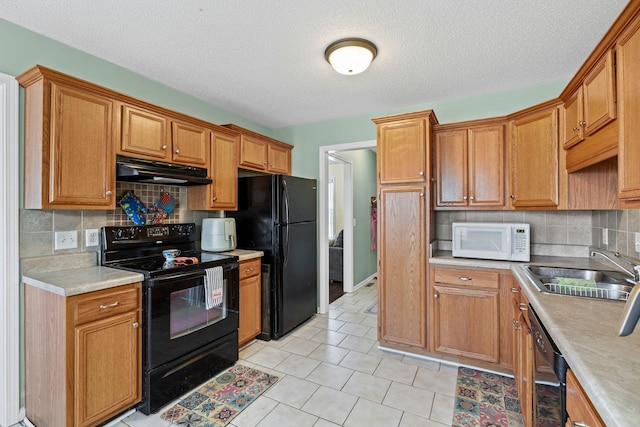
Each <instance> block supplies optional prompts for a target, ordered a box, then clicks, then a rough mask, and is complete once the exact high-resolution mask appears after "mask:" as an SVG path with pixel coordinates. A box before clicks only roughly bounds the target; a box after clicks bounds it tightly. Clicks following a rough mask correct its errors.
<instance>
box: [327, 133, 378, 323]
mask: <svg viewBox="0 0 640 427" xmlns="http://www.w3.org/2000/svg"><path fill="white" fill-rule="evenodd" d="M375 147H376V141H375V140H370V141H361V142H352V143H346V144H338V145H326V146H321V147H319V156H318V159H319V165H318V166H319V167H318V171H319V173H318V175H319V176H318V189H319V205H320V209H319V236H320V237H319V239H318V242H319V244H318V250H319V253H318V254H319V280H320V283H319V286H318V312H319V313H327V311H328V310H329V239H328V238H327V237H325V236H328V233H329V231H328V222H329V219H328V216H329V215H328V179H329V173H328V169H329V167H328V165H329V155H332V156H334V157H335V156H336V154H335V153H336V152H340V151H353V150H362V149H375ZM344 176H345V177H348V178H345V179H350V182H347V183H345V196H344V197H345V211H344V224H345V227H344V233H343V236H344V237H343V238H344V258H343V269H344V271H343V277H344V281H343V286H344V290H345V292H351V291H353V290H354V287H355V286H356V285H357V284H354V274H353V273H354V265H353V251H354V249H353V248H354V236H353V224H354V216H353V189H352V187H353V170H351V171H350V172H349V173H347V172H345V174H344Z"/></svg>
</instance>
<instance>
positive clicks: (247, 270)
mask: <svg viewBox="0 0 640 427" xmlns="http://www.w3.org/2000/svg"><path fill="white" fill-rule="evenodd" d="M253 270H254V269H253V268H247V269H245V270H244V272H245V273H247V274H250V273H253Z"/></svg>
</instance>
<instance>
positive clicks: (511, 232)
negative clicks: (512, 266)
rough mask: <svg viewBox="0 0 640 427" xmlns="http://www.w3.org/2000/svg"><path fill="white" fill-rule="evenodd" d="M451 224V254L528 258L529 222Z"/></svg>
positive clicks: (528, 259)
mask: <svg viewBox="0 0 640 427" xmlns="http://www.w3.org/2000/svg"><path fill="white" fill-rule="evenodd" d="M451 225H452V227H451V228H452V235H453V236H452V242H451V243H452V252H453V256H454V257H460V258H481V259H496V260H505V261H527V262H528V261H530V260H531V253H530V244H531V227H530V226H529V224H514V223H488V222H454V223H453V224H451Z"/></svg>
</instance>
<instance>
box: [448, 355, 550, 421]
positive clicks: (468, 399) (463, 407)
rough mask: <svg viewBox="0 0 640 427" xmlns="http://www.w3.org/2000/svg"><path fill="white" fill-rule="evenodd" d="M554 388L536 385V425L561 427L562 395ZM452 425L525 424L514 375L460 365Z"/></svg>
mask: <svg viewBox="0 0 640 427" xmlns="http://www.w3.org/2000/svg"><path fill="white" fill-rule="evenodd" d="M556 390H557V389H556V388H554V387H550V386H546V385H541V384H536V393H537V398H538V417H537V427H560V426H561V417H560V413H559V410H558V409H555V410H554V404H555V406H556V408H557V407H558V400H559V399H560V397H559V396H558V393H557V391H556ZM452 425H453V427H471V426H474V427H475V426H483V427H484V426H491V427H520V426H523V425H524V424H523V422H522V414H521V413H520V400H519V399H518V391H517V389H516V384H515V382H514V380H513V378H508V377H503V376H502V375H496V374H492V373H490V372H484V371H480V370H477V369H472V368H466V367H460V368H459V369H458V382H457V384H456V402H455V408H454V412H453V424H452Z"/></svg>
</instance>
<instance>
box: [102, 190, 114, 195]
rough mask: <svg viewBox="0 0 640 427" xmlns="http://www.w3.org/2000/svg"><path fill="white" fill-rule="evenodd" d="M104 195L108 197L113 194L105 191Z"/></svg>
mask: <svg viewBox="0 0 640 427" xmlns="http://www.w3.org/2000/svg"><path fill="white" fill-rule="evenodd" d="M104 194H105V195H106V196H110V195H111V194H113V193H111V191H109V190H107V191H105V193H104Z"/></svg>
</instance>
